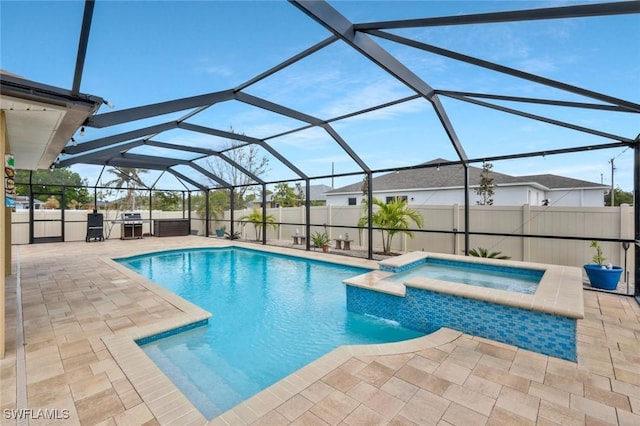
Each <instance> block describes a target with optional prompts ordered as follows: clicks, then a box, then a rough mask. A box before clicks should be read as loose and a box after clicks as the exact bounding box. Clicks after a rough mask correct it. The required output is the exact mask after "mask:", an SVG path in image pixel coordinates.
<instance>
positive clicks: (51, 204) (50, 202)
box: [44, 195, 60, 210]
mask: <svg viewBox="0 0 640 426" xmlns="http://www.w3.org/2000/svg"><path fill="white" fill-rule="evenodd" d="M44 204H45V206H46V207H47V208H48V209H51V210H53V209H59V208H60V201H58V199H57V198H56V197H54V196H53V195H51V196H50V197H49V198H47V201H46V202H45V203H44Z"/></svg>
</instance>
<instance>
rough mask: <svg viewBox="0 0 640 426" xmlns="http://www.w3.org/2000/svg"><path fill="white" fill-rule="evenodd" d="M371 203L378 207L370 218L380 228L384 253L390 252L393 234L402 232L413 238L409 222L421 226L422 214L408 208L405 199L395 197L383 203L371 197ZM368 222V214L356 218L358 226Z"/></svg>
mask: <svg viewBox="0 0 640 426" xmlns="http://www.w3.org/2000/svg"><path fill="white" fill-rule="evenodd" d="M373 204H374V205H376V206H378V207H379V209H378V210H376V211H375V212H373V214H372V216H371V219H372V222H373V226H375V227H376V228H381V229H380V232H381V233H382V250H383V252H384V254H390V253H391V241H392V240H393V236H394V235H395V234H398V233H403V234H406V235H408V236H409V237H410V238H413V233H412V232H411V231H409V224H410V222H411V221H413V222H414V223H415V224H416V225H417V226H418V228H422V224H423V219H422V215H421V214H420V213H418V212H417V211H415V210H412V209H410V208H409V206H408V204H407V201H406V200H402V199H399V198H396V199H395V200H392V201H390V202H388V203H384V202H382V201H381V200H379V199H377V198H375V197H374V198H373ZM368 224H369V217H368V215H366V216H363V217H361V218H360V220H358V226H360V227H362V226H366V225H368Z"/></svg>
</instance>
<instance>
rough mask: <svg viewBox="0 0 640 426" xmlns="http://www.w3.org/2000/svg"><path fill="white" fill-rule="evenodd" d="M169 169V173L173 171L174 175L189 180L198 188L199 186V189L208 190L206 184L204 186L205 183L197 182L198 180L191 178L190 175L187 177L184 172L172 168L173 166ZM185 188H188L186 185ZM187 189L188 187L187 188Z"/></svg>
mask: <svg viewBox="0 0 640 426" xmlns="http://www.w3.org/2000/svg"><path fill="white" fill-rule="evenodd" d="M167 171H168V172H169V173H171V174H172V175H174V176H176V177H178V178H179V179H182V180H184V181H185V182H189V183H190V184H191V185H193V186H195V187H196V188H198V189H199V190H201V191H206V190H207V188H206V187H205V186H203V185H201V184H199V183H198V182H196V181H194V180H193V179H191V178H189V177H187V176H185V175H183V174H182V173H180V172H177V171H175V170H173V169H171V168H169V169H167ZM185 188H186V186H185ZM187 189H188V188H187Z"/></svg>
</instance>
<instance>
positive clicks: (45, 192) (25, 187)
mask: <svg viewBox="0 0 640 426" xmlns="http://www.w3.org/2000/svg"><path fill="white" fill-rule="evenodd" d="M29 172H31V183H32V184H33V191H34V192H38V193H42V194H39V195H36V196H35V197H34V198H36V199H37V200H40V201H43V202H47V200H48V199H49V195H50V193H52V192H56V193H60V192H63V191H64V199H65V203H66V207H67V208H69V209H82V208H84V207H85V206H86V205H88V204H90V203H91V202H92V201H93V197H91V195H89V191H88V190H87V188H86V186H87V185H88V184H89V183H88V181H87V180H86V179H83V178H82V177H80V175H79V174H78V173H76V172H72V171H71V170H69V169H68V168H66V167H63V168H60V169H53V170H33V171H30V170H16V194H17V195H29ZM56 199H58V207H59V206H60V201H62V200H61V199H60V197H59V196H56Z"/></svg>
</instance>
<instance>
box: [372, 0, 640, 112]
mask: <svg viewBox="0 0 640 426" xmlns="http://www.w3.org/2000/svg"><path fill="white" fill-rule="evenodd" d="M639 3H640V2H639ZM368 33H369V34H372V35H375V36H377V37H380V38H384V39H386V40H391V41H395V42H396V43H400V44H404V45H406V46H410V47H415V48H416V49H420V50H424V51H426V52H431V53H434V54H436V55H440V56H445V57H447V58H451V59H455V60H458V61H461V62H466V63H468V64H472V65H475V66H478V67H481V68H487V69H490V70H492V71H496V72H500V73H503V74H507V75H511V76H513V77H518V78H522V79H524V80H529V81H533V82H534V83H538V84H542V85H545V86H549V87H553V88H554V89H559V90H564V91H565V92H570V93H575V94H577V95H581V96H585V97H588V98H592V99H597V100H599V101H603V102H608V103H610V104H613V105H620V106H622V107H625V108H628V109H630V110H633V111H640V105H639V104H636V103H633V102H629V101H625V100H624V99H619V98H615V97H613V96H608V95H604V94H602V93H598V92H594V91H592V90H587V89H583V88H580V87H576V86H572V85H570V84H566V83H562V82H560V81H556V80H552V79H550V78H545V77H541V76H539V75H535V74H531V73H528V72H525V71H520V70H517V69H515V68H510V67H506V66H503V65H499V64H496V63H493V62H489V61H485V60H483V59H478V58H474V57H473V56H469V55H464V54H462V53H458V52H454V51H451V50H447V49H442V48H440V47H436V46H433V45H431V44H427V43H421V42H419V41H415V40H411V39H408V38H406V37H401V36H398V35H395V34H390V33H387V32H384V31H378V30H372V31H368Z"/></svg>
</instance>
